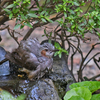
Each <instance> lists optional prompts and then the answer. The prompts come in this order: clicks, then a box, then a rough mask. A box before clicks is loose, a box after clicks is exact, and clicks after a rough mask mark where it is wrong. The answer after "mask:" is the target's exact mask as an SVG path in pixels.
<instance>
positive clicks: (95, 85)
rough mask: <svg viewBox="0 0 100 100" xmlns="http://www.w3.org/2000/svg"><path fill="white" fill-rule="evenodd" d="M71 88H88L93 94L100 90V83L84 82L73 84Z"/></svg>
mask: <svg viewBox="0 0 100 100" xmlns="http://www.w3.org/2000/svg"><path fill="white" fill-rule="evenodd" d="M69 87H70V89H73V88H76V87H86V88H88V89H89V90H90V91H91V92H92V93H93V92H95V91H96V90H98V89H100V82H99V81H84V82H78V83H73V84H71V85H70V86H69Z"/></svg>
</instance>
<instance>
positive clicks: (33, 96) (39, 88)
mask: <svg viewBox="0 0 100 100" xmlns="http://www.w3.org/2000/svg"><path fill="white" fill-rule="evenodd" d="M16 91H18V92H22V93H25V94H27V98H26V100H60V99H59V96H58V94H57V91H56V89H55V87H54V84H53V82H52V80H51V79H42V80H37V81H34V82H32V81H31V82H30V81H26V80H25V81H20V83H19V85H18V87H17V89H16Z"/></svg>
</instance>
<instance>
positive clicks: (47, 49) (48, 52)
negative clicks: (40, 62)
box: [39, 43, 55, 58]
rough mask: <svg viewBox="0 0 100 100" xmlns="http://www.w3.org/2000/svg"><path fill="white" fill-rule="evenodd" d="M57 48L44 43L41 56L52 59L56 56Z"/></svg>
mask: <svg viewBox="0 0 100 100" xmlns="http://www.w3.org/2000/svg"><path fill="white" fill-rule="evenodd" d="M54 50H55V47H54V46H53V45H52V44H50V43H44V44H42V45H41V47H40V51H39V53H40V55H42V56H45V57H48V58H51V57H52V56H53V54H54Z"/></svg>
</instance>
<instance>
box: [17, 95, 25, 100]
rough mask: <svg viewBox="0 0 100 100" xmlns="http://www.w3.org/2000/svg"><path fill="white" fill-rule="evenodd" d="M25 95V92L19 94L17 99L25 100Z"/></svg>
mask: <svg viewBox="0 0 100 100" xmlns="http://www.w3.org/2000/svg"><path fill="white" fill-rule="evenodd" d="M25 98H26V95H25V94H21V95H20V96H18V97H17V100H25Z"/></svg>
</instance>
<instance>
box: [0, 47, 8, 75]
mask: <svg viewBox="0 0 100 100" xmlns="http://www.w3.org/2000/svg"><path fill="white" fill-rule="evenodd" d="M5 54H6V51H5V50H4V49H3V48H2V47H0V61H2V60H3V59H5ZM9 74H10V67H9V61H6V62H5V63H3V64H2V65H0V76H5V75H9Z"/></svg>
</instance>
